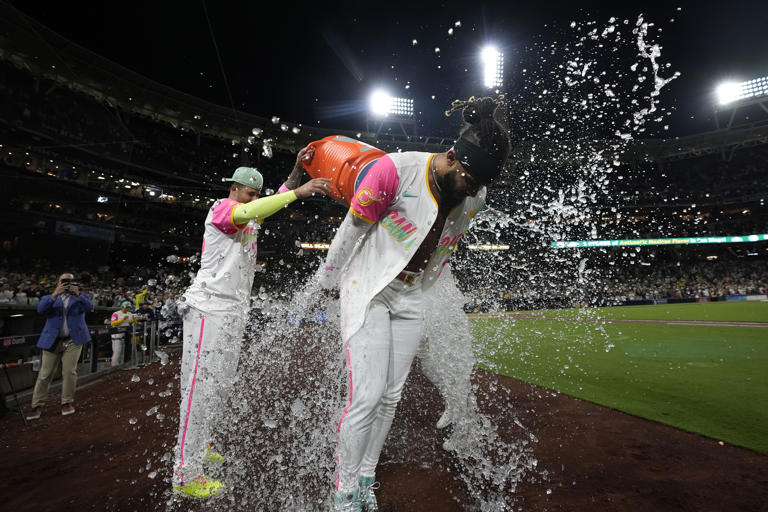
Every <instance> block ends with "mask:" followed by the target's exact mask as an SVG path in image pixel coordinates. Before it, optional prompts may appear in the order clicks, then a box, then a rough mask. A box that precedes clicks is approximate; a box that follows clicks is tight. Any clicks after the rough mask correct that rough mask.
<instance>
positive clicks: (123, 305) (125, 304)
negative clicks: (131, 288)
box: [120, 300, 131, 308]
mask: <svg viewBox="0 0 768 512" xmlns="http://www.w3.org/2000/svg"><path fill="white" fill-rule="evenodd" d="M120 307H121V308H124V307H131V303H130V302H128V301H127V300H124V301H123V303H122V304H120Z"/></svg>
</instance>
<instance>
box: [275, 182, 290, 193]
mask: <svg viewBox="0 0 768 512" xmlns="http://www.w3.org/2000/svg"><path fill="white" fill-rule="evenodd" d="M290 191H291V189H289V188H288V187H286V186H285V183H283V184H282V185H280V188H279V189H277V193H278V194H285V193H286V192H290Z"/></svg>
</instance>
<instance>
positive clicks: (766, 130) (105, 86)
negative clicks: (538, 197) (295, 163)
mask: <svg viewBox="0 0 768 512" xmlns="http://www.w3.org/2000/svg"><path fill="white" fill-rule="evenodd" d="M0 28H1V29H2V30H0V59H2V60H5V61H8V62H11V63H12V64H13V65H15V66H17V67H18V68H22V69H26V70H28V71H29V72H31V73H32V74H33V75H35V76H37V77H40V78H45V79H49V80H52V81H53V82H55V83H57V84H59V85H61V86H62V87H67V88H69V89H71V90H74V91H78V92H80V93H82V94H85V95H88V96H90V97H93V98H94V99H95V100H97V101H100V102H103V103H104V104H106V105H108V106H110V107H112V108H115V109H119V110H122V111H125V112H129V113H133V114H138V115H141V116H145V117H148V118H151V119H153V120H155V121H158V122H165V123H168V124H170V125H172V126H174V127H177V128H180V129H185V130H189V131H191V132H195V133H201V134H205V135H209V136H213V137H218V138H221V139H225V140H227V139H228V140H235V141H238V142H245V141H246V140H247V138H248V137H249V136H250V135H251V133H252V129H253V128H259V129H261V130H262V131H263V132H262V135H261V136H262V138H263V139H272V145H273V146H274V147H275V148H277V149H281V150H284V151H291V152H295V151H297V150H298V149H299V148H300V147H303V146H304V145H305V144H306V143H308V142H309V141H312V140H317V139H319V138H323V137H326V136H329V135H346V136H349V137H353V138H357V139H360V140H363V141H365V142H367V143H369V144H372V145H374V146H377V147H379V148H381V149H383V150H385V151H398V150H402V151H431V152H442V151H445V150H446V149H448V148H449V147H450V146H451V145H452V144H453V142H454V141H453V139H451V138H446V137H436V136H427V135H409V134H407V133H377V132H370V131H361V132H353V131H349V130H346V131H345V130H338V129H328V128H319V127H314V126H302V125H301V124H300V123H290V122H285V121H283V122H279V121H278V122H274V121H273V119H272V118H267V117H262V116H257V115H253V114H250V113H247V112H242V111H237V110H235V109H233V108H229V107H224V106H221V105H217V104H214V103H211V102H208V101H205V100H203V99H201V98H198V97H195V96H192V95H190V94H186V93H183V92H181V91H179V90H176V89H174V88H171V87H168V86H165V85H163V84H160V83H158V82H155V81H153V80H151V79H149V78H147V77H145V76H143V75H140V74H139V73H136V72H134V71H131V70H129V69H127V68H125V67H123V66H121V65H119V64H117V63H115V62H112V61H111V60H109V59H107V58H105V57H102V56H100V55H98V54H96V53H94V52H92V51H90V50H88V49H86V48H83V47H81V46H79V45H77V44H75V43H73V42H71V41H69V40H68V39H66V38H64V37H62V36H61V35H59V34H58V33H56V32H54V31H53V30H51V29H49V28H47V27H46V26H44V25H42V24H41V23H39V22H37V21H35V20H34V19H31V18H30V17H28V16H26V15H25V14H23V13H22V12H20V11H19V10H17V9H15V8H14V7H13V6H11V5H10V4H8V3H7V2H0ZM283 124H285V125H288V126H289V127H296V128H299V130H298V133H294V131H293V130H291V129H287V130H286V129H285V128H281V125H283ZM585 144H586V145H590V146H594V147H595V148H599V149H606V148H608V149H609V150H610V149H615V150H616V153H617V155H618V157H619V159H620V160H623V161H625V162H631V161H653V162H665V161H671V160H682V159H687V158H696V157H698V156H702V155H707V154H714V153H721V154H723V157H724V158H726V159H727V155H728V154H731V155H732V154H733V152H734V151H735V150H737V149H739V148H745V147H753V146H759V145H766V144H768V122H767V123H764V124H753V125H748V126H738V127H735V126H728V127H726V128H721V129H718V130H715V131H712V132H707V133H703V134H696V135H691V136H688V137H681V138H677V139H669V140H664V139H635V140H628V141H625V140H616V139H611V140H607V139H606V140H595V141H586V142H585V141H548V140H543V141H523V142H521V143H520V144H519V145H518V146H517V147H516V148H515V150H514V151H513V154H512V155H511V157H510V159H511V160H512V161H518V162H531V161H533V160H536V161H538V162H542V163H543V162H547V163H552V164H559V163H565V162H569V163H574V162H575V163H578V161H579V160H582V159H583V158H584V156H583V155H585V154H587V153H589V152H585V151H584V146H585Z"/></svg>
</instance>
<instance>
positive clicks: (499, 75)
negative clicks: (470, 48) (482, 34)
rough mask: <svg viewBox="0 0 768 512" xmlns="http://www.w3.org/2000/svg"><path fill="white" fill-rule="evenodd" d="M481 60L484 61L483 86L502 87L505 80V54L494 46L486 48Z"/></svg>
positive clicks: (481, 54)
mask: <svg viewBox="0 0 768 512" xmlns="http://www.w3.org/2000/svg"><path fill="white" fill-rule="evenodd" d="M480 58H481V60H482V61H483V84H485V86H486V87H501V83H502V81H503V79H504V54H503V53H501V52H500V51H499V50H497V49H496V48H495V47H493V46H486V47H485V48H483V51H482V52H481V53H480Z"/></svg>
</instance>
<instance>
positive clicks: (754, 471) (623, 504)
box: [0, 352, 768, 512]
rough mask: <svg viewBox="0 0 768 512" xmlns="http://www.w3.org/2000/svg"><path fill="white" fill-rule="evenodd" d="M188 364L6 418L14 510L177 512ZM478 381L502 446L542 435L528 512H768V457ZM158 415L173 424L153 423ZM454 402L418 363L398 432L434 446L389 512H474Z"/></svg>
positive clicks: (390, 483)
mask: <svg viewBox="0 0 768 512" xmlns="http://www.w3.org/2000/svg"><path fill="white" fill-rule="evenodd" d="M178 357H179V353H178V352H176V353H172V354H171V361H170V363H169V364H168V365H166V366H161V365H160V364H159V363H156V364H153V365H151V366H149V367H146V368H142V369H137V370H132V371H115V372H112V373H110V374H108V375H106V376H105V377H104V378H102V379H99V380H97V381H95V382H93V383H90V384H89V385H87V386H85V387H83V388H81V389H80V390H78V393H77V403H76V406H77V413H76V414H74V415H72V416H61V414H60V408H59V407H58V402H57V399H58V397H57V396H52V397H51V399H50V400H49V405H48V406H47V408H46V410H45V412H44V413H43V416H42V418H41V419H40V420H37V421H34V422H31V423H30V424H29V425H27V426H25V425H24V423H23V421H22V419H21V417H20V415H19V414H18V413H17V412H11V413H10V414H9V415H7V416H6V417H5V418H3V419H2V420H0V424H1V425H2V429H1V433H0V446H1V447H2V450H3V455H4V457H3V458H4V463H3V468H4V471H3V474H4V475H3V478H1V479H0V493H2V496H3V498H2V509H3V510H8V511H14V512H21V511H26V510H34V511H38V512H42V511H49V510H50V511H53V510H56V511H69V510H115V511H123V510H125V511H134V510H135V511H155V510H163V509H165V504H166V501H167V500H168V497H169V494H168V484H167V479H168V477H169V474H170V462H169V461H167V460H166V461H164V462H160V459H161V456H162V454H164V453H168V452H170V450H171V449H172V447H173V443H174V441H175V435H176V429H177V421H178V418H177V411H178V386H177V383H176V378H177V377H176V375H177V374H178V369H179V360H178ZM134 375H136V376H138V377H139V379H140V380H139V381H138V382H133V381H132V380H131V378H132V376H134ZM474 378H475V382H476V383H477V384H478V385H479V386H480V388H481V389H484V390H489V389H491V388H492V386H493V385H498V386H500V387H502V388H505V389H507V390H509V395H508V397H506V396H505V397H504V398H503V400H502V399H498V400H497V399H495V397H498V396H501V395H500V394H499V393H494V394H490V393H489V394H488V396H489V397H491V398H487V399H482V400H481V401H480V406H481V409H482V410H483V411H484V412H485V413H486V414H488V415H489V416H490V417H491V419H492V420H493V421H494V422H495V423H496V424H498V425H499V432H500V433H501V435H502V436H504V437H506V438H513V436H516V435H521V433H520V429H519V428H518V427H516V426H515V425H514V424H512V423H511V421H508V420H510V417H511V412H512V411H514V416H516V417H517V418H518V419H519V420H520V422H521V423H522V424H523V425H525V427H527V429H528V430H529V431H530V432H532V433H533V434H534V435H535V436H536V438H538V442H537V443H536V444H535V445H534V456H535V457H536V459H537V460H538V466H537V471H536V472H535V473H534V474H532V475H529V477H528V478H527V479H525V481H523V482H522V483H521V484H520V485H519V486H518V488H517V490H516V493H515V504H516V505H515V510H524V511H638V512H651V511H712V512H715V511H718V512H719V511H768V457H767V456H764V455H761V454H758V453H755V452H752V451H749V450H745V449H742V448H738V447H734V446H729V445H725V444H723V445H721V444H719V442H718V441H717V440H713V439H708V438H704V437H701V436H698V435H695V434H690V433H687V432H683V431H680V430H677V429H674V428H671V427H667V426H665V425H661V424H658V423H654V422H650V421H646V420H643V419H639V418H635V417H633V416H629V415H627V414H624V413H621V412H617V411H614V410H611V409H607V408H604V407H600V406H597V405H594V404H591V403H588V402H584V401H581V400H577V399H574V398H570V397H568V396H565V395H561V394H557V393H554V392H552V391H549V390H546V389H543V388H538V387H535V386H532V385H529V384H526V383H523V382H519V381H516V380H514V379H510V378H506V377H499V376H496V375H493V374H489V373H487V372H483V371H479V370H478V371H476V374H475V377H474ZM150 380H151V381H152V383H151V384H150ZM170 383H173V385H172V386H171V387H168V384H170ZM168 391H171V393H170V395H168V396H159V393H163V394H164V395H165V393H167V392H168ZM481 395H482V393H481ZM508 401H509V403H508ZM25 406H26V407H28V404H25ZM153 406H158V411H157V412H159V413H160V414H162V415H164V416H165V417H164V418H163V419H162V420H160V419H158V416H157V414H151V415H149V416H148V415H147V411H148V410H149V409H150V408H152V407H153ZM442 406H443V401H442V399H441V398H440V396H439V394H438V393H437V391H436V390H435V389H434V388H433V387H432V385H431V384H430V383H429V382H428V381H427V380H426V379H425V378H424V377H423V375H422V374H421V371H420V370H419V368H418V364H417V365H416V366H415V367H414V370H413V371H412V373H411V377H410V378H409V381H408V383H407V385H406V390H405V392H404V395H403V399H402V402H401V403H400V406H399V410H398V414H397V416H396V419H395V425H394V426H393V433H395V432H397V431H398V429H402V428H404V425H403V424H402V423H401V422H402V421H403V418H409V428H413V425H414V419H418V422H417V423H418V425H417V428H418V429H419V432H418V433H417V434H418V435H416V436H414V437H415V438H418V439H421V440H422V442H421V443H419V445H418V446H412V447H410V449H411V450H412V452H411V454H410V456H409V459H410V460H412V461H414V462H405V463H402V462H395V461H394V460H393V457H392V453H390V452H387V451H385V454H384V455H383V459H382V463H383V464H382V466H380V469H379V473H378V475H377V478H378V480H379V481H380V482H381V488H380V490H379V491H378V492H377V495H378V496H379V503H380V506H381V510H382V511H383V512H386V511H458V510H471V506H470V504H469V502H468V501H467V500H468V494H467V492H466V489H465V488H464V484H463V483H462V482H461V481H459V480H458V479H457V477H456V476H455V474H454V473H453V472H452V465H451V454H450V453H449V452H446V451H444V450H443V449H442V448H441V445H442V442H443V438H444V434H443V433H442V432H440V431H437V430H435V428H434V424H435V422H436V421H437V418H438V416H439V414H440V412H441V411H442ZM131 418H135V419H136V421H135V423H131V421H130V420H131ZM388 443H389V441H388ZM395 459H398V457H395ZM424 461H430V462H429V464H425V463H424ZM148 465H149V467H148ZM153 472H156V473H154V474H153ZM150 475H151V476H152V477H150ZM194 509H200V510H203V508H202V507H194ZM212 509H215V508H212Z"/></svg>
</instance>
